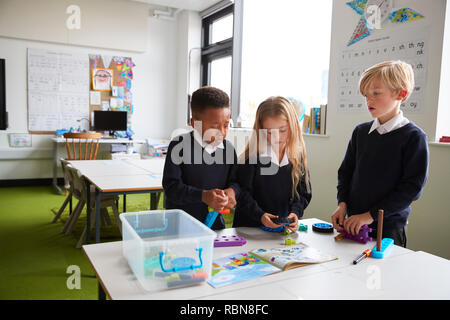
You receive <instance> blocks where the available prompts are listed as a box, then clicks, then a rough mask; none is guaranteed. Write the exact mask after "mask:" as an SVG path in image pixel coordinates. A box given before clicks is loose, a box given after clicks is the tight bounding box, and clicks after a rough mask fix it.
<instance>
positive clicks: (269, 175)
mask: <svg viewBox="0 0 450 320" xmlns="http://www.w3.org/2000/svg"><path fill="white" fill-rule="evenodd" d="M239 162H240V164H239V169H238V182H239V185H240V186H241V188H242V190H241V195H240V197H239V200H238V203H237V206H236V210H235V218H234V223H233V226H234V227H244V226H245V227H259V226H262V225H263V226H266V227H269V228H278V227H280V225H279V224H275V223H274V222H273V221H272V220H271V219H274V218H277V217H280V218H285V217H288V218H292V219H293V222H292V223H291V224H290V225H289V226H288V228H289V229H290V230H292V231H296V230H297V228H298V219H299V218H301V217H302V216H303V212H304V210H305V208H306V207H307V206H308V204H309V202H310V200H311V184H310V181H309V174H308V165H307V161H306V149H305V143H304V141H303V136H302V132H301V129H300V124H299V122H298V120H297V114H296V112H295V109H294V106H293V105H292V104H291V103H290V101H289V100H287V99H286V98H283V97H270V98H268V99H266V100H265V101H263V102H262V103H261V104H260V105H259V106H258V110H257V112H256V118H255V123H254V126H253V133H252V136H251V138H250V140H249V143H248V144H247V145H246V148H245V151H244V152H243V153H242V154H241V156H240V158H239Z"/></svg>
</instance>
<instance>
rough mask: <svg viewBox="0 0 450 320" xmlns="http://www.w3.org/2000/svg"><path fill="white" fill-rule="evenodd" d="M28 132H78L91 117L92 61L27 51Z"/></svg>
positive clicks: (86, 58)
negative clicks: (81, 124)
mask: <svg viewBox="0 0 450 320" xmlns="http://www.w3.org/2000/svg"><path fill="white" fill-rule="evenodd" d="M27 71H28V130H29V131H30V132H34V133H45V132H54V131H55V130H57V129H61V128H71V127H73V128H76V127H78V126H79V122H77V120H79V119H83V118H87V117H89V59H88V57H87V56H86V55H83V54H72V53H69V52H56V51H51V50H42V49H34V48H28V64H27Z"/></svg>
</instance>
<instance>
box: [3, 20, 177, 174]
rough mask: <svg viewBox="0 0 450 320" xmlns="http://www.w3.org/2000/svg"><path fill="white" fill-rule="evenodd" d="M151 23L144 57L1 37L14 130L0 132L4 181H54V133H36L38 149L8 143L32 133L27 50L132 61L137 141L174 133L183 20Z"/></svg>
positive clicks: (35, 139)
mask: <svg viewBox="0 0 450 320" xmlns="http://www.w3.org/2000/svg"><path fill="white" fill-rule="evenodd" d="M148 19H149V21H148V35H149V36H148V41H147V49H146V51H145V52H144V53H134V52H127V51H118V50H105V49H98V48H88V47H78V46H71V45H60V44H52V43H47V42H40V41H30V40H18V39H11V38H6V37H0V57H1V58H5V59H6V81H7V83H6V99H7V101H6V102H7V111H8V114H9V128H8V129H7V130H5V131H0V180H5V179H34V178H50V177H52V161H51V158H52V143H51V141H50V138H51V136H50V135H36V134H33V135H32V145H33V146H32V148H26V149H24V150H15V149H13V148H10V147H9V144H8V140H7V134H8V133H27V132H28V125H27V121H28V116H27V110H28V109H27V48H43V49H52V50H57V51H63V52H64V51H68V52H74V53H82V54H86V55H87V54H88V53H96V54H108V55H123V56H130V57H132V59H133V61H134V62H135V64H136V66H135V67H134V69H133V74H134V80H133V87H132V89H131V91H132V93H133V103H134V114H133V118H132V119H133V120H132V121H133V125H132V128H133V130H134V131H135V133H136V137H137V138H145V137H155V138H164V137H168V136H169V135H170V133H171V132H172V130H173V129H172V128H173V127H175V125H176V124H175V119H174V117H173V115H174V108H175V105H176V99H177V98H176V96H175V94H174V93H175V92H176V79H177V65H176V56H177V50H178V30H177V21H176V20H175V21H169V20H159V19H155V18H148ZM108 36H111V37H114V35H108ZM130 36H132V34H130ZM118 41H119V39H118ZM8 158H15V159H8ZM36 158H39V159H41V160H36Z"/></svg>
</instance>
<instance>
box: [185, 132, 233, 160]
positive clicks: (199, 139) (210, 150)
mask: <svg viewBox="0 0 450 320" xmlns="http://www.w3.org/2000/svg"><path fill="white" fill-rule="evenodd" d="M192 133H193V136H194V139H195V141H197V142H198V144H199V145H201V146H202V148H204V149H205V150H206V151H207V152H208V153H209V154H211V153H213V152H214V151H216V149H217V148H220V149H224V148H225V147H224V145H223V141H222V142H221V143H220V144H219V145H217V146H212V145H211V144H207V143H206V142H205V141H203V139H202V137H201V136H200V133H198V131H197V130H195V129H193V130H192Z"/></svg>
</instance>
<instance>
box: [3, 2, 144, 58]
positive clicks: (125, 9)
mask: <svg viewBox="0 0 450 320" xmlns="http://www.w3.org/2000/svg"><path fill="white" fill-rule="evenodd" d="M148 13H149V6H148V4H144V3H139V2H135V1H128V0H115V1H110V0H95V1H92V0H58V1H55V0H2V1H0V36H5V37H11V38H18V39H32V40H38V41H48V42H54V43H62V44H73V45H81V46H87V47H92V46H96V47H101V48H108V49H119V50H127V51H130V50H133V51H138V52H143V51H145V49H146V45H147V40H148V39H147V22H148V20H147V17H148ZM66 26H69V27H66ZM105 34H106V35H107V36H105ZM108 34H109V35H108ZM130 35H132V36H130ZM117 39H120V41H117Z"/></svg>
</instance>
